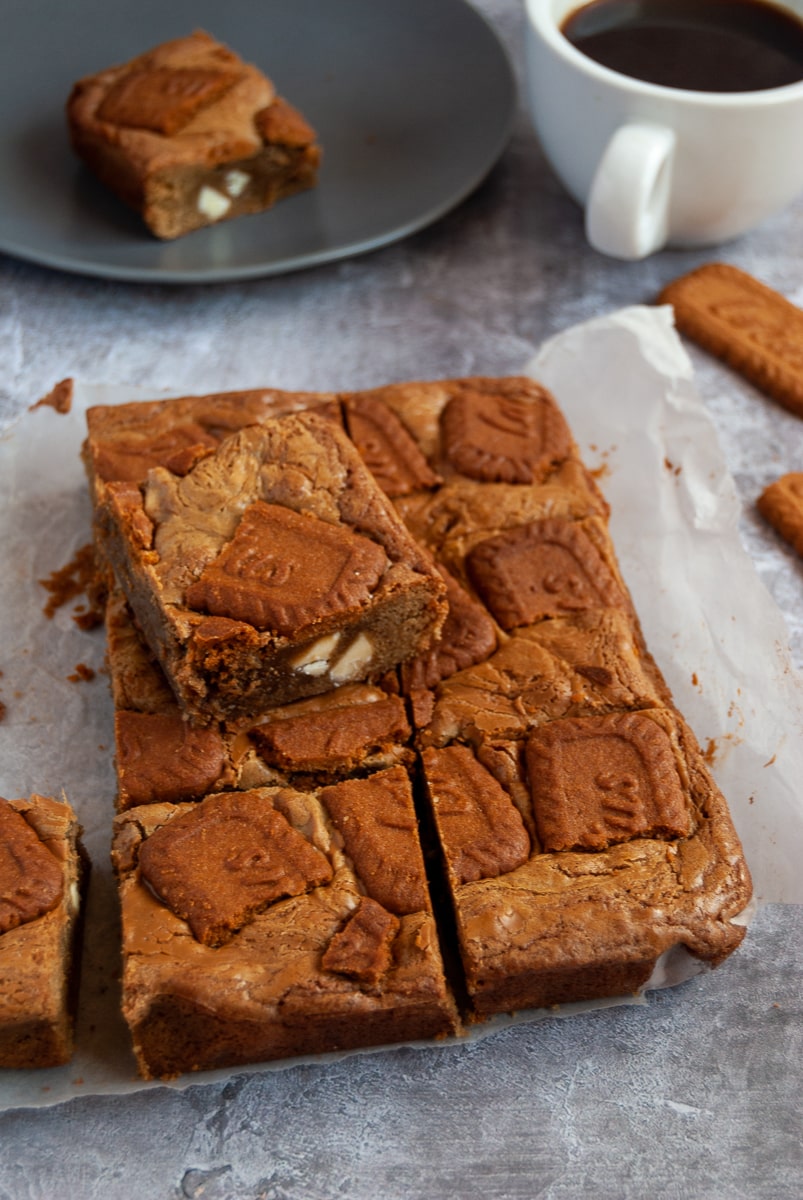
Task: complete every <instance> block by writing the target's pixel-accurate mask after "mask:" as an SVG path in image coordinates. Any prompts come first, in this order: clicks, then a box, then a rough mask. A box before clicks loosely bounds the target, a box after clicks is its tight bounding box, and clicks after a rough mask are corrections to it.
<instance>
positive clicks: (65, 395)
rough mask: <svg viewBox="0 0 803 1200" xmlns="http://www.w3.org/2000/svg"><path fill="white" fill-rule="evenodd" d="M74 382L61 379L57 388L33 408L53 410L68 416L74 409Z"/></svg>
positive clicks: (52, 389) (68, 379)
mask: <svg viewBox="0 0 803 1200" xmlns="http://www.w3.org/2000/svg"><path fill="white" fill-rule="evenodd" d="M72 397H73V381H72V379H70V378H67V379H60V380H59V382H58V383H57V384H56V385H55V387H53V388H51V390H50V391H49V392H48V393H47V395H46V396H42V398H41V399H40V400H37V401H36V403H35V404H32V405H31V408H32V409H33V408H53V409H55V410H56V412H57V413H61V414H62V415H66V414H67V413H68V412H69V411H70V409H71V408H72Z"/></svg>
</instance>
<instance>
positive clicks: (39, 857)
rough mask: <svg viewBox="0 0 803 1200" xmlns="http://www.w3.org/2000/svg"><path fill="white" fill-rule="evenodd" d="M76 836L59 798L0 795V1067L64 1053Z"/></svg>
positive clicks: (73, 985)
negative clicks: (10, 798)
mask: <svg viewBox="0 0 803 1200" xmlns="http://www.w3.org/2000/svg"><path fill="white" fill-rule="evenodd" d="M80 834H81V830H80V827H79V825H78V822H77V820H76V818H75V814H74V813H73V811H72V809H71V808H70V806H69V805H68V804H66V803H64V802H60V801H57V800H52V799H50V798H48V797H46V796H39V795H36V794H33V795H32V796H30V798H28V799H25V800H4V799H0V1067H13V1068H24V1067H55V1066H60V1065H61V1064H63V1063H66V1062H68V1061H69V1059H70V1058H71V1057H72V1053H73V1021H74V1010H75V1000H76V992H77V976H78V925H79V915H80V907H81V894H82V890H83V884H84V880H85V875H86V869H87V860H86V857H85V854H84V851H83V849H82V846H81V841H80Z"/></svg>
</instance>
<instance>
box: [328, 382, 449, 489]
mask: <svg viewBox="0 0 803 1200" xmlns="http://www.w3.org/2000/svg"><path fill="white" fill-rule="evenodd" d="M343 406H344V409H345V414H346V425H347V427H348V432H349V436H350V438H351V440H352V441H353V442H354V445H355V446H356V447H357V449H358V450H359V452H360V455H361V456H362V459H363V461H364V462H365V464H366V466H367V467H368V469H369V471H370V472H371V474H372V475H373V476H374V478H375V479H376V481H377V483H378V484H379V486H380V487H381V488H382V491H383V492H385V494H386V495H388V496H390V497H391V498H392V499H393V498H395V497H397V496H406V495H408V494H409V493H410V492H416V491H419V490H420V489H422V488H431V487H435V486H436V484H438V483H439V482H440V477H439V476H438V475H437V474H436V473H435V472H434V471H433V470H432V468H431V467H430V465H429V463H428V462H427V460H426V458H425V456H424V454H423V452H422V451H421V449H420V447H419V446H418V443H417V442H416V441H415V439H414V438H413V437H412V435H411V434H410V433H409V431H408V430H407V429H406V428H405V426H404V425H403V423H402V421H401V419H400V418H399V417H398V416H397V415H396V413H395V412H394V411H393V409H391V408H388V406H387V405H386V404H383V403H382V401H381V400H379V399H378V398H377V397H376V396H374V395H371V394H370V393H356V394H354V395H350V396H345V397H344V399H343Z"/></svg>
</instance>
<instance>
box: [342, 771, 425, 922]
mask: <svg viewBox="0 0 803 1200" xmlns="http://www.w3.org/2000/svg"><path fill="white" fill-rule="evenodd" d="M320 796H321V800H322V802H323V804H324V805H325V807H326V809H327V811H328V812H329V815H330V816H331V818H332V821H333V822H334V824H335V826H336V827H337V829H338V830H339V831H340V833H341V835H342V837H343V841H344V843H345V847H346V853H347V854H348V855H349V857H350V858H351V859H352V861H353V863H354V866H355V869H356V871H357V874H358V875H359V876H360V878H361V879H362V880H363V882H364V884H365V886H366V889H367V891H368V894H369V896H371V897H372V898H373V899H374V900H377V901H378V902H379V903H380V904H381V905H382V906H383V907H384V908H387V909H388V910H389V911H390V912H392V913H396V914H397V915H399V916H400V915H402V914H404V913H412V912H418V911H419V910H422V909H426V910H428V909H429V895H428V893H427V885H426V874H425V871H424V859H423V855H422V853H421V846H420V843H419V840H418V823H417V820H416V815H415V808H414V806H413V796H412V790H411V787H410V780H409V777H408V775H407V772H406V771H405V770H404V769H403V768H402V767H392V768H390V770H388V771H381V772H379V773H378V774H376V775H370V776H368V778H367V779H349V780H346V781H344V782H343V783H335V784H332V785H331V786H330V787H325V788H322V789H321V793H320Z"/></svg>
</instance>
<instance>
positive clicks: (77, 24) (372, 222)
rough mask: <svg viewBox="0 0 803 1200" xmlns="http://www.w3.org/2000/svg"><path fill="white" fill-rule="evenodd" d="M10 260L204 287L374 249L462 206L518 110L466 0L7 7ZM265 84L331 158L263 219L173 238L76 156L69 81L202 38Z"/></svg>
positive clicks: (101, 1)
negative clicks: (314, 181) (147, 222)
mask: <svg viewBox="0 0 803 1200" xmlns="http://www.w3.org/2000/svg"><path fill="white" fill-rule="evenodd" d="M3 17H4V21H3V24H4V29H5V33H4V41H5V46H6V53H5V54H4V56H3V58H4V66H3V71H2V73H0V178H1V179H2V190H3V199H2V205H0V250H5V251H7V252H8V253H9V254H13V255H16V256H17V257H20V258H25V259H29V260H32V261H34V262H38V263H43V264H45V265H46V266H51V267H57V268H59V269H62V270H66V271H75V272H78V273H81V274H86V275H95V276H103V277H107V278H112V279H130V280H140V281H148V282H165V283H193V282H198V283H199V282H212V281H223V280H231V279H243V278H248V277H251V276H260V275H273V274H278V273H280V272H286V271H291V270H296V269H298V268H301V267H307V266H312V265H314V264H317V263H323V262H327V261H330V260H333V259H338V258H344V257H346V256H349V255H354V254H359V253H362V252H364V251H367V250H373V249H375V248H377V247H379V246H382V245H384V244H386V243H388V242H391V241H395V240H397V239H399V238H402V237H405V236H406V235H408V234H410V233H412V232H414V231H415V230H417V229H420V228H422V227H423V226H425V225H427V224H429V223H430V222H432V221H434V220H436V219H437V218H438V217H440V216H442V215H443V214H444V213H446V212H447V211H448V210H449V209H450V208H452V207H454V206H455V205H456V204H457V203H459V201H461V200H462V199H464V198H465V197H466V196H467V195H468V194H469V193H470V192H471V191H472V190H473V189H474V188H475V187H476V186H477V184H479V183H480V181H481V180H482V179H483V177H484V176H485V175H486V173H487V172H488V171H489V170H490V168H491V166H492V165H493V164H494V162H495V161H496V159H497V158H498V156H499V155H500V154H501V152H502V150H503V149H504V146H505V144H506V142H507V139H508V136H509V132H510V126H511V121H512V117H513V112H514V109H515V103H516V85H515V81H514V79H513V75H512V71H511V68H510V64H509V62H508V59H507V57H506V55H505V52H504V50H503V49H502V47H501V45H500V43H499V41H498V39H497V37H496V35H495V33H494V32H493V30H492V29H491V28H490V26H489V25H488V24H487V23H486V21H485V20H484V18H483V17H481V16H480V15H479V14H478V13H477V12H476V11H475V10H474V9H473V8H471V7H470V5H469V4H467V3H466V2H465V0H261V2H258V0H222V2H221V0H137V3H136V4H134V3H127V2H124V0H111V3H110V0H70V2H69V3H67V2H65V0H5V5H4V13H3ZM199 27H200V28H203V29H206V30H207V31H208V32H209V33H211V34H213V35H214V36H215V37H217V38H219V39H220V40H221V41H224V42H226V43H228V44H229V45H230V46H231V47H232V48H233V49H235V50H237V51H238V52H239V53H240V54H242V56H243V57H244V58H246V59H248V60H249V61H251V62H254V63H256V64H257V65H258V66H260V67H262V69H263V70H264V71H265V72H266V74H268V75H269V76H270V77H271V78H272V79H273V81H274V83H275V84H276V87H277V89H278V91H279V92H280V93H281V94H283V95H284V96H286V97H287V98H288V99H289V100H290V101H291V102H292V103H294V104H295V105H297V107H298V108H300V109H301V111H302V112H303V113H304V114H305V116H306V117H307V118H308V120H309V121H310V122H311V123H312V124H313V125H314V127H315V129H316V130H317V132H318V136H319V139H320V142H321V144H322V146H323V148H324V162H323V166H322V170H321V176H320V182H319V185H318V187H317V188H315V189H313V190H312V191H310V192H305V193H303V194H301V195H298V196H294V197H292V198H290V199H287V200H284V201H282V202H281V203H280V204H278V205H277V206H276V207H275V208H274V209H272V210H270V211H269V212H267V213H263V214H259V215H257V216H250V217H243V218H241V219H239V220H234V221H230V222H227V223H223V224H221V225H217V226H215V227H214V228H212V229H206V230H201V231H199V232H197V233H193V234H189V235H188V236H187V237H184V238H180V239H179V240H177V241H175V242H167V243H162V242H158V241H157V240H156V239H155V238H153V237H151V235H150V234H149V233H148V232H147V231H146V230H145V228H144V226H143V225H142V224H141V222H140V221H139V218H138V217H137V216H136V214H134V213H131V212H129V210H128V209H126V208H125V207H124V206H123V205H122V204H121V203H120V202H119V201H118V200H116V199H115V198H114V197H113V196H111V195H109V194H107V193H106V191H105V189H103V188H102V187H101V185H100V184H98V183H97V182H96V181H95V180H94V179H93V178H92V177H91V176H90V174H89V173H88V172H87V171H86V169H85V168H84V167H83V166H81V164H79V163H78V162H77V161H76V160H75V159H74V157H73V155H72V152H71V150H70V148H69V144H68V141H67V136H66V131H65V124H64V117H63V113H64V103H65V101H66V98H67V96H68V94H69V91H70V87H71V85H72V83H73V82H74V81H75V80H76V79H78V78H80V77H81V76H82V75H87V74H91V73H93V72H94V71H97V70H100V69H101V68H103V67H107V66H110V65H112V64H113V63H118V62H124V61H126V60H127V59H129V58H130V57H132V56H133V55H134V54H135V53H139V52H140V51H143V50H146V49H148V48H149V47H150V46H152V45H155V44H157V43H158V42H161V41H165V40H166V39H168V38H173V37H180V36H182V35H183V34H186V33H189V32H191V30H193V29H196V28H199Z"/></svg>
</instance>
